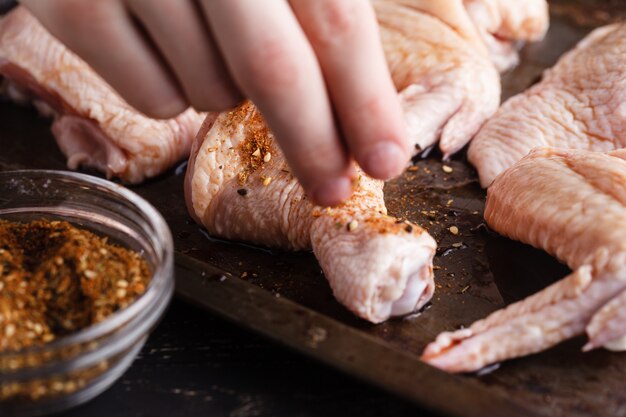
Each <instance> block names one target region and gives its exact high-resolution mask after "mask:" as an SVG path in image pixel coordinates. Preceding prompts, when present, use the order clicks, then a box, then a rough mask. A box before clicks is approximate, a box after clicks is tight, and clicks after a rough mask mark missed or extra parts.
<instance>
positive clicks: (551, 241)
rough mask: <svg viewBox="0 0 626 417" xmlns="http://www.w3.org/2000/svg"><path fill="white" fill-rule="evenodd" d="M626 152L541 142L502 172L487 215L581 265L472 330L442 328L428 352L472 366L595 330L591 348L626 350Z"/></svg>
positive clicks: (495, 224) (451, 367) (497, 226)
mask: <svg viewBox="0 0 626 417" xmlns="http://www.w3.org/2000/svg"><path fill="white" fill-rule="evenodd" d="M625 158H626V152H624V151H615V152H613V153H611V154H605V153H600V152H592V151H586V150H560V149H555V148H538V149H536V150H534V151H532V152H531V153H530V154H529V155H528V156H527V157H525V158H524V159H522V160H521V161H520V162H518V163H517V164H515V165H514V166H513V167H511V168H510V169H508V170H507V171H505V172H504V173H503V174H502V175H500V176H499V177H497V178H496V180H495V181H494V183H493V185H492V186H491V187H490V188H489V190H488V194H487V204H486V208H485V219H486V220H487V223H488V224H489V226H490V227H491V228H492V229H493V230H495V231H497V232H498V233H500V234H502V235H504V236H507V237H509V238H511V239H515V240H519V241H521V242H523V243H526V244H530V245H532V246H535V247H537V248H540V249H544V250H546V251H547V252H548V253H550V254H552V255H554V256H555V257H557V258H558V259H559V260H561V261H563V262H565V263H566V264H567V265H568V266H569V267H570V268H571V269H572V270H573V272H572V273H571V274H570V275H568V276H567V277H565V278H563V279H562V280H561V281H559V282H557V283H555V284H553V285H551V286H549V287H547V288H546V289H544V290H543V291H540V292H539V293H537V294H535V295H532V296H530V297H528V298H526V299H525V300H522V301H520V302H517V303H515V304H512V305H510V306H508V307H507V308H505V309H502V310H499V311H496V312H495V313H493V314H491V315H490V316H489V317H487V318H486V319H484V320H480V321H478V322H476V323H474V324H472V325H471V326H470V327H469V328H466V329H462V330H458V331H456V332H452V333H449V332H446V333H442V334H440V335H439V336H438V337H437V339H436V340H435V342H433V343H431V344H430V345H429V346H428V347H427V348H426V350H425V351H424V355H423V359H424V360H425V361H427V362H429V363H430V364H432V365H434V366H437V367H439V368H442V369H444V370H447V371H450V372H468V371H475V370H478V369H480V368H482V367H484V366H486V365H489V364H492V363H495V362H499V361H502V360H505V359H509V358H514V357H518V356H523V355H528V354H531V353H535V352H539V351H541V350H544V349H547V348H549V347H551V346H554V345H556V344H557V343H559V342H561V341H563V340H566V339H569V338H571V337H574V336H578V335H581V334H583V333H585V332H586V334H587V335H588V337H589V343H588V344H587V345H586V346H585V347H584V349H585V350H590V349H594V348H598V347H602V346H604V347H607V348H610V349H618V350H624V349H626V343H625V342H626V340H625V339H624V336H625V335H626V320H624V318H626V241H625V240H624V231H625V230H626V160H625Z"/></svg>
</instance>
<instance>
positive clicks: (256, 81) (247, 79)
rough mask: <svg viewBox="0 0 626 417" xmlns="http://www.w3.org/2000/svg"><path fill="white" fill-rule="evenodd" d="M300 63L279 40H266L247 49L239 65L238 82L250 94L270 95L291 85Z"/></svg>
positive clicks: (291, 49)
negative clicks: (248, 50)
mask: <svg viewBox="0 0 626 417" xmlns="http://www.w3.org/2000/svg"><path fill="white" fill-rule="evenodd" d="M299 67H300V65H299V63H298V62H297V54H296V51H295V50H294V48H293V47H292V46H291V45H290V44H289V43H288V42H286V41H284V40H280V39H275V38H274V39H266V40H263V41H260V42H259V45H258V46H257V47H256V48H254V49H253V50H251V51H250V53H249V54H248V56H247V57H246V60H245V62H244V63H243V65H241V66H240V67H239V74H238V75H239V77H238V78H239V84H240V85H241V87H242V89H243V90H244V91H246V92H247V93H248V94H250V95H251V96H253V98H254V96H261V97H265V96H272V95H274V94H275V93H276V92H277V91H281V90H287V89H291V88H292V87H294V86H295V85H296V84H297V82H298V80H299V73H300V68H299Z"/></svg>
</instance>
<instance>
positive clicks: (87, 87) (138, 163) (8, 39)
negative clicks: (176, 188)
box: [0, 7, 204, 183]
mask: <svg viewBox="0 0 626 417" xmlns="http://www.w3.org/2000/svg"><path fill="white" fill-rule="evenodd" d="M0 76H3V77H5V89H6V91H7V93H8V94H9V96H10V97H12V98H13V99H15V100H17V101H30V100H31V99H34V102H35V105H36V106H37V107H38V108H39V109H40V110H41V111H42V113H44V114H46V115H53V116H54V123H53V125H52V133H53V134H54V136H55V138H56V140H57V143H58V145H59V148H60V149H61V151H62V152H63V153H64V154H65V156H66V157H67V164H68V167H69V168H71V169H76V168H78V167H79V166H89V167H94V168H96V169H98V170H100V171H102V172H105V173H106V175H107V176H108V177H119V178H121V179H122V180H124V181H127V182H132V183H137V182H141V181H143V180H144V179H146V178H149V177H153V176H155V175H158V174H160V173H162V172H163V171H165V170H166V169H168V168H170V167H171V166H172V165H173V164H175V163H176V162H178V161H180V160H181V159H184V158H185V157H187V156H188V155H189V150H190V148H191V142H192V141H193V138H194V136H195V134H196V132H197V131H198V129H199V127H200V125H201V124H202V120H203V119H204V115H201V114H198V113H197V112H195V111H194V110H188V111H186V112H185V113H183V114H181V115H180V116H178V117H176V118H174V119H170V120H154V119H150V118H148V117H146V116H144V115H142V114H141V113H139V112H137V111H136V110H134V109H133V108H132V107H130V106H129V105H128V104H127V103H126V102H125V101H124V100H123V99H122V98H121V97H120V96H119V95H117V93H115V92H114V91H113V89H112V88H111V87H110V86H109V85H108V84H106V83H105V81H104V80H102V79H101V78H100V77H99V76H98V75H97V74H96V73H95V72H94V71H93V70H92V69H91V68H90V67H89V66H88V65H87V64H86V63H85V62H84V61H82V60H81V59H80V58H78V57H77V56H76V55H74V54H73V53H71V52H70V51H69V50H67V49H66V48H65V47H64V46H63V45H62V44H61V43H60V42H59V41H57V40H56V39H55V38H54V37H52V36H51V35H50V34H49V33H48V32H47V31H46V30H45V29H44V28H43V27H42V26H41V25H40V24H39V22H37V20H36V19H35V18H34V17H33V16H32V15H31V14H30V13H29V12H28V11H27V10H26V9H25V8H23V7H18V8H16V9H15V10H13V11H12V12H11V13H9V14H8V15H6V16H4V17H3V18H2V19H0Z"/></svg>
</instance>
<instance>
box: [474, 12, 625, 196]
mask: <svg viewBox="0 0 626 417" xmlns="http://www.w3.org/2000/svg"><path fill="white" fill-rule="evenodd" d="M624 68H626V24H624V23H621V24H614V25H609V26H605V27H602V28H600V29H596V30H595V31H593V32H592V33H591V34H590V35H588V36H587V37H586V38H585V39H584V40H583V41H581V42H580V43H579V44H578V46H576V48H574V49H573V50H572V51H570V52H569V53H567V54H565V55H564V56H563V57H562V58H561V59H560V60H559V62H558V63H557V64H556V66H555V67H554V68H552V69H550V70H548V71H546V73H545V74H544V78H543V80H542V81H541V82H540V83H539V84H537V85H535V86H533V87H532V88H530V89H529V90H527V91H526V92H524V93H522V94H520V95H518V96H516V97H513V98H511V99H510V100H508V101H507V102H506V103H504V105H503V106H502V107H501V108H500V110H498V112H497V113H496V115H495V116H494V117H493V118H491V119H490V120H489V121H488V122H487V123H486V124H485V125H484V126H483V128H482V129H481V130H480V132H479V133H478V134H477V135H476V138H475V139H474V140H473V142H472V144H471V146H470V148H469V151H468V157H469V160H470V162H471V163H472V164H474V166H475V167H476V168H477V169H478V173H479V175H480V182H481V184H482V186H483V187H487V186H489V184H491V182H492V181H493V180H494V178H495V177H496V176H497V175H498V174H500V173H501V172H503V171H504V170H506V169H507V168H508V167H510V166H511V165H513V164H514V163H515V162H517V161H519V160H520V159H521V158H522V157H523V156H525V155H526V154H527V153H528V152H529V151H530V150H531V149H533V148H535V147H539V146H554V147H561V148H576V149H588V150H594V151H603V152H606V151H610V150H613V149H618V148H622V147H626V104H625V103H626V71H625V70H624Z"/></svg>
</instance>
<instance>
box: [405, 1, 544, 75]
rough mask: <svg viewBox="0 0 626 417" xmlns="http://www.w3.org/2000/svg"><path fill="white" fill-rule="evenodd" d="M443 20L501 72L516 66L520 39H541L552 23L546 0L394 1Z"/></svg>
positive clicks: (531, 40)
mask: <svg viewBox="0 0 626 417" xmlns="http://www.w3.org/2000/svg"><path fill="white" fill-rule="evenodd" d="M394 1H395V2H396V3H398V4H402V5H404V6H407V7H410V8H412V9H415V10H419V11H421V12H424V13H427V14H429V15H431V16H433V17H436V18H437V19H439V20H441V21H442V22H444V23H445V24H447V25H448V26H450V27H451V28H453V29H454V30H455V31H456V32H458V33H459V34H460V35H461V36H462V37H463V38H464V39H465V40H466V41H468V42H470V43H471V44H472V45H473V46H474V47H475V48H476V52H480V53H483V54H489V55H490V56H491V59H492V61H493V62H494V64H495V65H496V67H497V68H498V70H500V71H505V70H508V69H510V68H511V67H513V66H515V65H516V64H517V63H518V61H519V57H518V45H519V44H520V43H521V42H536V41H539V40H541V39H542V38H543V37H544V36H545V34H546V32H547V30H548V26H549V21H550V16H549V13H548V3H547V1H546V0H526V1H519V0H438V1H433V0H394Z"/></svg>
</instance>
